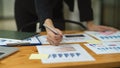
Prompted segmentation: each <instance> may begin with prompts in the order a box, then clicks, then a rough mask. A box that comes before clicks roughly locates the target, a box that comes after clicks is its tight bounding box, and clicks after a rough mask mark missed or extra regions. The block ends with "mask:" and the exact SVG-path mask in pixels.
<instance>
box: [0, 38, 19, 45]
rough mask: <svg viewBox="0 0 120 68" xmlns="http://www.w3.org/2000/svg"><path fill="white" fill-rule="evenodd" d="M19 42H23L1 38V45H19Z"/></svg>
mask: <svg viewBox="0 0 120 68" xmlns="http://www.w3.org/2000/svg"><path fill="white" fill-rule="evenodd" d="M17 42H21V40H17V39H8V38H0V45H7V44H8V43H17Z"/></svg>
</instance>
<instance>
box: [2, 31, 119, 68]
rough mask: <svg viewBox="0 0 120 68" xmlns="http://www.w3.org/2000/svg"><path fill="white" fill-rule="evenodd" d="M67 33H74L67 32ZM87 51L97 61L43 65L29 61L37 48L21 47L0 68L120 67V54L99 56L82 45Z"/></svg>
mask: <svg viewBox="0 0 120 68" xmlns="http://www.w3.org/2000/svg"><path fill="white" fill-rule="evenodd" d="M65 33H74V31H73V32H65ZM80 44H81V45H82V47H83V48H85V50H87V51H88V52H89V53H90V54H91V55H92V56H93V57H94V58H95V59H96V61H92V62H91V61H89V62H69V63H55V64H42V63H41V61H40V60H29V56H30V55H31V54H32V53H38V52H37V49H36V47H35V46H21V47H18V48H19V49H20V50H19V52H17V53H14V54H12V55H10V56H8V57H6V58H4V59H2V60H0V68H51V67H56V68H98V67H99V68H106V67H107V68H112V67H120V53H119V54H105V55H97V54H95V53H94V52H92V51H91V50H90V49H88V48H87V47H85V46H84V45H83V43H80Z"/></svg>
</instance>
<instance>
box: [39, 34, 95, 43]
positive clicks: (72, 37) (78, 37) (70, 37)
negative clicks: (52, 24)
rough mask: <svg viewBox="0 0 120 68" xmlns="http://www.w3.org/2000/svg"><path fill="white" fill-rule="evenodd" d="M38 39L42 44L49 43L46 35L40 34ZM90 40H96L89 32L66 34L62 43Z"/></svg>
mask: <svg viewBox="0 0 120 68" xmlns="http://www.w3.org/2000/svg"><path fill="white" fill-rule="evenodd" d="M38 39H39V40H40V41H41V43H42V44H49V43H48V41H47V39H46V35H43V36H38ZM88 40H95V39H94V38H92V37H90V36H89V35H87V34H83V33H81V34H64V35H63V39H62V41H61V43H78V42H86V41H88Z"/></svg>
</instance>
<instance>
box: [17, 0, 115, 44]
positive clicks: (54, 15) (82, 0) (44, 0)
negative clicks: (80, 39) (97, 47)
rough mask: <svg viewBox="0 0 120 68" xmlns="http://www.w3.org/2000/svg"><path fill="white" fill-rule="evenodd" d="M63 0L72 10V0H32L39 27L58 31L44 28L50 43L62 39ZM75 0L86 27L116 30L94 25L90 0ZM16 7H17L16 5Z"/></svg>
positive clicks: (57, 42) (94, 29)
mask: <svg viewBox="0 0 120 68" xmlns="http://www.w3.org/2000/svg"><path fill="white" fill-rule="evenodd" d="M16 1H17V0H16ZM63 1H65V2H66V3H67V4H68V6H69V9H70V10H71V11H73V6H74V0H34V2H35V5H34V6H35V10H36V13H35V15H36V16H37V20H38V21H39V22H40V28H42V30H44V26H43V24H46V25H48V26H50V27H52V28H53V29H54V30H55V31H57V32H58V34H54V33H53V32H52V31H50V30H49V29H47V28H46V32H47V40H48V42H49V43H50V44H52V45H59V44H60V42H61V40H62V36H63V34H62V31H61V30H62V27H63V26H64V16H63V12H62V9H63ZM77 1H78V9H79V16H80V20H81V21H86V22H87V25H86V27H87V29H88V30H93V31H117V29H115V28H113V27H109V26H102V25H96V24H94V23H93V10H92V7H91V0H77ZM23 4H24V3H23ZM28 6H29V5H28ZM20 7H21V6H20ZM23 7H26V6H23ZM16 9H18V8H17V7H16ZM31 9H32V7H31ZM31 9H30V10H31ZM25 10H27V9H25ZM25 10H24V11H25ZM19 12H20V11H19ZM33 17H34V16H33ZM25 18H26V17H25ZM34 18H35V17H34ZM24 23H25V22H24ZM24 23H23V24H24ZM61 23H62V24H61ZM23 24H22V25H23ZM56 24H57V25H56ZM29 28H33V27H29ZM63 29H64V28H63Z"/></svg>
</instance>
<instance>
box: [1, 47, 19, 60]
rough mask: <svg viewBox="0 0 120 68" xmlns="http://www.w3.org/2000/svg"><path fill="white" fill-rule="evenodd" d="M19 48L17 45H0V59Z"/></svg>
mask: <svg viewBox="0 0 120 68" xmlns="http://www.w3.org/2000/svg"><path fill="white" fill-rule="evenodd" d="M18 50H19V49H18V48H17V47H3V46H0V59H2V58H5V57H7V56H9V55H11V54H13V53H15V52H17V51H18Z"/></svg>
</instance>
